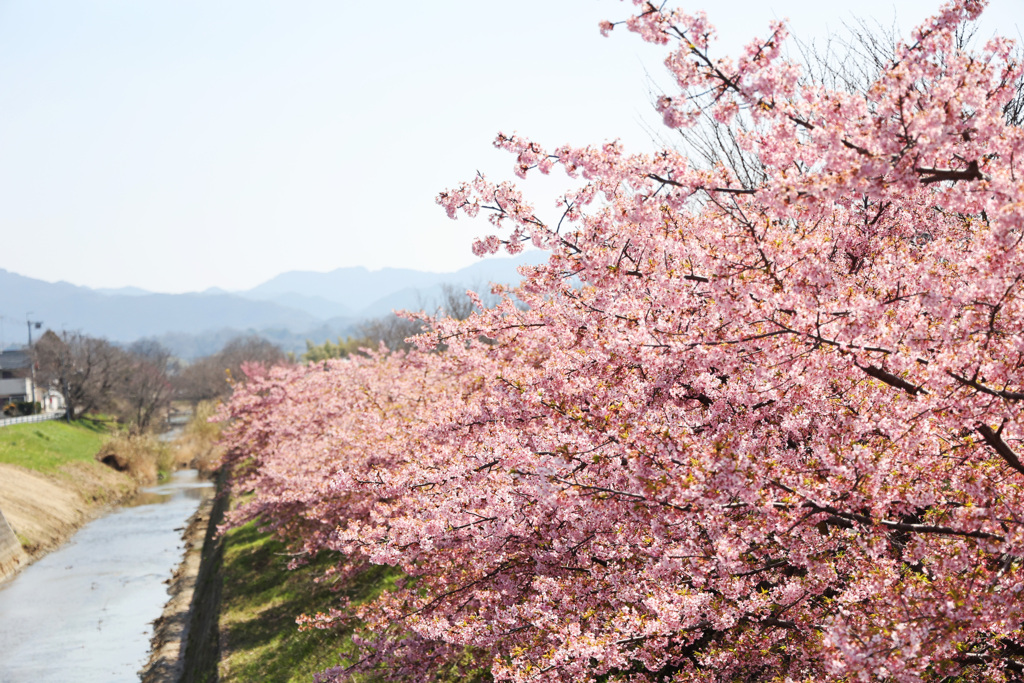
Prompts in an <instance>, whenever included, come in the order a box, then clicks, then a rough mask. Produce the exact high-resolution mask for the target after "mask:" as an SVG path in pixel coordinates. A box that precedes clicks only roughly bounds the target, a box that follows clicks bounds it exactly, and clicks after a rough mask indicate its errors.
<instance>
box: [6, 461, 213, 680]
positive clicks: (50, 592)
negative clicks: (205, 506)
mask: <svg viewBox="0 0 1024 683" xmlns="http://www.w3.org/2000/svg"><path fill="white" fill-rule="evenodd" d="M210 486H212V484H210V483H208V482H204V481H201V480H200V479H199V478H198V475H197V474H196V472H195V470H184V471H181V472H178V473H176V474H174V475H173V476H172V477H171V479H170V480H169V481H168V482H167V483H166V484H163V485H161V486H157V487H154V488H148V489H144V490H143V492H142V493H141V494H140V496H139V498H138V500H136V501H135V504H134V505H132V506H130V507H125V508H121V509H118V510H117V511H115V512H112V513H111V514H109V515H107V516H105V517H101V518H100V519H97V520H95V521H93V522H91V523H89V524H87V525H85V526H84V527H82V528H81V529H80V530H79V531H78V533H76V534H75V536H74V537H73V538H72V539H71V540H70V541H68V543H66V544H65V545H64V546H62V547H61V548H59V549H58V550H55V551H54V552H52V553H50V554H49V555H47V556H45V557H43V558H42V559H40V560H39V561H38V562H36V563H35V564H33V565H31V566H29V567H27V568H26V569H25V570H24V571H22V572H21V573H20V574H19V575H17V576H16V577H14V578H13V579H11V580H10V581H8V582H6V583H3V584H0V682H2V683H21V682H23V681H24V682H28V681H32V682H33V683H36V682H54V683H65V682H68V681H75V682H76V683H86V682H88V681H96V682H101V681H102V682H103V683H110V682H115V681H138V680H139V677H138V673H137V672H138V671H139V669H141V668H142V666H143V665H144V664H145V662H146V658H147V656H148V654H149V641H150V638H151V637H152V634H153V621H154V620H155V619H156V618H157V617H159V616H160V613H161V611H162V610H163V606H164V604H165V603H166V602H167V600H168V595H167V585H166V584H165V583H164V582H165V581H166V580H167V579H169V578H170V577H171V574H172V573H173V571H174V568H175V567H177V565H178V564H179V563H180V562H181V558H182V554H183V552H184V547H183V544H182V540H181V532H182V527H183V526H184V525H185V522H186V520H187V519H188V518H189V517H190V516H191V515H192V513H194V512H195V511H196V509H197V508H198V507H199V502H200V500H201V498H202V496H203V494H204V492H203V491H202V489H203V488H208V487H210Z"/></svg>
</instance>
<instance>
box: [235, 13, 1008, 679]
mask: <svg viewBox="0 0 1024 683" xmlns="http://www.w3.org/2000/svg"><path fill="white" fill-rule="evenodd" d="M635 4H636V5H637V7H638V12H637V15H636V16H635V17H633V18H632V19H630V20H629V21H628V22H626V25H627V27H628V28H629V29H630V30H632V31H635V32H637V33H639V34H640V35H641V36H642V37H643V38H644V39H645V40H649V41H652V42H655V43H663V44H666V45H667V46H669V49H670V50H671V53H670V54H669V56H668V58H667V60H666V65H667V66H668V68H669V69H670V70H671V72H672V73H673V75H674V76H675V78H676V80H677V82H678V84H679V86H680V92H679V93H678V94H677V95H673V96H672V97H669V98H665V99H664V100H662V104H661V105H660V106H661V108H662V111H663V113H664V115H665V117H666V122H667V123H668V124H669V125H671V126H679V125H682V126H688V125H693V124H694V122H696V121H698V120H700V119H701V118H702V117H706V116H711V117H713V118H714V119H715V120H717V121H718V122H720V123H723V124H726V125H733V124H737V123H738V122H739V121H740V120H742V122H743V125H735V129H734V132H735V135H736V139H737V141H738V144H739V145H740V146H741V147H742V150H743V151H744V153H745V154H746V155H747V157H746V158H748V159H749V160H750V161H749V163H751V164H753V165H754V172H753V173H748V174H741V173H740V172H739V170H738V169H737V167H736V164H729V163H725V162H724V161H723V162H720V163H716V164H712V165H704V166H700V165H697V164H693V163H691V162H690V161H688V160H687V159H686V158H685V157H684V156H683V155H682V154H681V153H679V152H676V151H673V150H664V151H662V152H659V153H657V154H653V155H639V154H628V153H627V152H626V151H625V150H624V149H623V148H622V147H621V145H619V144H617V143H609V144H605V145H602V146H595V147H587V148H569V147H564V148H559V149H557V150H554V151H551V152H548V151H545V150H544V149H543V148H542V147H541V146H540V145H538V144H537V143H534V142H532V141H529V140H526V139H522V138H519V137H517V136H505V135H500V136H499V137H498V140H497V142H496V144H497V145H498V146H499V147H501V148H503V149H506V150H508V151H510V152H511V153H512V154H514V155H515V156H516V162H515V166H514V171H515V173H516V174H517V175H524V174H528V173H530V172H532V170H533V169H538V170H539V171H540V172H544V173H548V172H552V171H553V170H555V169H557V168H562V169H563V170H564V171H565V172H566V173H567V175H568V176H569V178H570V179H572V180H573V181H574V182H575V184H574V185H573V186H572V187H571V188H569V189H568V190H567V191H566V193H565V195H564V197H565V198H564V202H563V205H562V210H563V212H564V214H563V216H562V218H561V220H558V221H550V222H549V221H545V220H543V219H541V218H540V217H538V216H537V215H536V214H535V212H534V210H533V208H532V207H531V206H530V205H529V204H527V203H526V202H525V200H524V199H523V198H522V196H521V195H520V194H519V192H518V191H517V190H516V189H515V187H514V186H513V185H511V184H508V183H498V184H495V183H491V182H490V181H488V180H486V179H485V178H483V177H477V178H476V179H475V180H473V181H472V182H470V183H467V184H465V185H463V186H461V187H459V188H456V189H454V190H450V191H448V192H445V193H442V194H441V195H440V197H439V203H440V204H442V205H443V206H444V207H445V208H446V209H447V211H448V213H449V215H452V216H455V215H457V214H458V213H459V212H465V213H467V214H469V215H474V214H475V213H477V212H478V211H480V210H484V211H489V212H490V214H491V217H492V222H493V224H494V226H495V229H496V231H498V232H497V234H495V235H493V236H491V237H488V238H486V239H485V240H483V241H482V242H481V244H480V245H479V247H478V251H480V252H494V251H495V250H497V249H498V248H499V247H500V246H502V245H504V246H505V247H506V248H507V249H509V251H512V252H515V251H516V250H517V249H519V248H521V246H522V245H523V244H524V243H526V242H532V243H533V244H534V245H536V246H538V247H540V248H543V249H546V250H548V251H549V252H550V257H549V260H548V261H547V263H545V264H544V265H541V266H537V267H530V268H524V269H523V270H522V275H523V278H524V279H523V282H522V284H521V285H520V286H519V287H518V288H517V289H516V290H515V291H514V292H511V293H505V299H504V300H503V302H502V303H501V304H500V305H498V306H496V307H494V308H492V309H486V310H485V309H483V308H481V309H480V310H479V311H478V312H477V313H475V314H474V315H472V316H471V317H470V318H468V319H467V320H463V321H457V320H449V319H436V320H431V321H430V323H431V331H430V332H428V333H426V334H424V335H422V336H421V337H419V338H418V340H417V341H418V348H417V349H414V350H412V351H410V352H407V353H389V352H387V351H386V349H380V350H377V351H374V352H372V353H369V354H368V355H367V356H365V357H362V356H360V357H351V358H348V359H345V360H340V361H332V362H327V363H324V364H318V365H314V366H310V367H303V368H290V369H284V368H279V369H276V370H273V371H271V372H270V373H269V374H266V375H263V376H255V377H253V378H251V379H250V381H249V382H248V383H246V384H245V385H242V386H240V387H239V388H238V390H237V391H236V394H235V396H234V397H233V399H232V401H231V403H230V404H229V405H228V406H227V408H226V411H225V416H228V417H230V418H231V419H232V422H231V425H230V428H229V430H228V436H227V443H228V446H229V447H230V452H229V455H228V457H227V464H228V465H230V466H231V467H232V468H233V471H234V473H235V485H236V487H237V488H238V489H239V490H242V491H248V492H251V493H252V495H251V497H249V498H248V499H247V502H246V503H245V504H244V505H243V506H242V507H241V508H240V509H239V510H238V511H237V512H236V513H235V521H241V520H245V519H259V520H260V521H261V522H262V523H263V524H264V525H266V526H268V527H270V528H272V529H275V530H276V531H278V532H279V533H281V534H282V535H283V536H284V537H286V538H289V539H292V540H293V542H294V543H295V550H296V551H297V552H301V553H305V554H311V553H316V552H319V551H321V550H324V549H330V550H338V551H341V552H343V553H344V554H345V557H346V560H345V563H344V564H343V565H342V566H341V567H339V570H342V571H347V570H350V569H351V568H352V567H357V566H361V563H366V562H369V563H375V564H390V565H394V566H397V567H400V568H401V569H402V570H403V571H404V573H405V574H406V576H407V577H408V580H407V581H406V582H405V583H404V584H402V585H400V586H399V587H398V588H396V590H394V591H390V592H387V593H385V594H384V595H382V596H381V597H380V598H379V599H377V600H376V601H374V602H372V603H371V604H369V605H365V606H363V607H361V608H360V609H359V610H358V613H359V616H360V618H361V619H362V620H363V622H364V624H365V625H366V628H367V630H366V632H365V634H364V636H363V640H361V641H360V642H361V643H362V644H363V645H364V647H365V651H364V652H363V653H362V654H361V655H360V657H361V659H359V664H357V665H355V666H354V667H351V668H347V669H346V668H340V669H337V670H334V671H331V672H328V673H326V674H325V678H328V679H333V678H336V679H339V680H342V679H345V678H346V677H347V676H348V675H349V674H351V673H352V672H354V671H360V670H366V669H375V670H377V671H378V672H379V671H386V672H387V676H388V677H390V679H392V680H427V679H429V677H430V676H431V675H433V674H432V673H431V672H434V671H437V670H439V669H440V668H441V667H452V666H465V667H466V668H467V670H468V669H471V668H473V667H474V666H484V667H487V668H489V670H490V672H491V675H492V676H493V677H494V679H495V680H498V681H516V682H525V681H570V680H571V681H598V680H600V681H740V680H744V681H855V680H856V681H874V680H878V681H889V680H892V681H940V680H958V681H997V680H1016V679H1019V677H1020V676H1022V675H1024V674H1022V672H1024V631H1022V623H1024V517H1022V515H1024V463H1022V462H1021V451H1022V450H1024V446H1022V445H1021V441H1022V439H1024V430H1022V423H1021V405H1022V401H1024V329H1022V327H1024V299H1022V291H1021V287H1022V282H1024V248H1022V245H1021V239H1022V236H1024V131H1022V130H1021V129H1020V128H1018V127H1013V126H1010V125H1007V123H1006V121H1005V118H1004V111H1003V110H1004V107H1005V106H1006V105H1007V103H1008V102H1010V101H1011V99H1012V98H1013V97H1014V95H1015V92H1016V88H1017V87H1018V86H1019V83H1020V79H1021V77H1022V66H1021V64H1020V63H1019V62H1017V61H1014V58H1013V54H1014V53H1013V49H1014V48H1013V45H1012V44H1011V43H1010V42H1009V41H1005V40H1001V39H997V40H992V41H990V42H988V43H986V44H985V45H984V46H982V47H981V48H980V49H978V50H974V51H970V50H967V49H966V48H964V47H963V46H962V45H961V43H960V41H959V40H958V37H957V29H958V27H960V26H961V25H962V24H963V23H964V22H965V21H968V20H970V19H973V18H975V17H976V16H977V14H978V12H980V10H981V8H982V7H983V4H984V3H983V2H979V1H977V0H953V1H951V2H948V3H947V4H946V5H944V6H943V8H942V9H941V10H940V12H939V13H938V14H937V15H936V16H935V17H933V18H931V19H929V20H928V21H926V22H925V23H924V24H922V26H921V27H920V28H919V29H918V30H917V31H915V33H914V35H913V37H912V41H911V42H909V43H906V44H902V45H900V46H898V47H897V50H896V53H895V56H894V58H893V60H892V61H891V63H889V64H888V65H886V66H885V68H883V69H881V70H880V72H879V74H878V76H877V79H876V80H875V82H874V83H872V84H871V85H870V86H869V87H868V88H867V89H866V90H865V91H864V92H857V93H851V92H844V91H840V90H836V89H830V88H827V87H824V86H823V85H821V84H820V83H815V82H814V81H813V80H812V79H809V78H806V77H805V76H804V73H803V70H802V68H801V67H800V66H799V65H797V64H795V63H792V62H790V61H788V60H787V59H786V58H785V56H784V54H785V53H784V51H782V50H781V44H782V41H783V40H784V38H785V31H784V28H783V27H781V26H774V27H773V28H772V31H771V35H770V36H769V37H768V38H767V39H765V40H762V41H758V42H756V43H753V44H752V45H751V46H750V48H749V49H748V50H746V51H745V53H744V54H743V55H742V56H741V58H740V59H739V60H737V61H736V62H735V63H733V62H730V61H727V60H716V59H712V58H711V57H710V56H708V52H707V46H708V39H709V37H710V36H711V35H712V32H711V28H710V26H709V25H708V24H707V20H706V19H705V18H704V17H703V16H702V15H697V16H690V15H687V14H684V13H682V12H676V11H670V10H667V9H666V10H662V9H660V7H658V6H654V5H651V4H648V3H646V2H643V1H641V0H638V1H637V2H636V3H635ZM612 26H613V25H611V24H603V25H602V27H601V28H602V31H604V32H606V33H607V32H608V31H610V30H612ZM751 178H753V180H751ZM524 304H525V305H524ZM341 614H342V612H338V613H336V614H328V615H319V616H314V617H310V618H309V621H310V623H312V624H314V625H317V626H320V627H329V626H330V625H331V624H332V623H334V622H335V621H336V620H337V619H338V618H341V617H340V615H341Z"/></svg>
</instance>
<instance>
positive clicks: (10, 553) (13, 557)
mask: <svg viewBox="0 0 1024 683" xmlns="http://www.w3.org/2000/svg"><path fill="white" fill-rule="evenodd" d="M27 559H28V557H27V556H26V555H25V551H24V550H23V549H22V547H21V541H19V540H18V536H17V534H15V533H14V529H12V528H11V525H10V524H8V523H7V518H6V517H4V513H3V510H0V581H3V580H4V579H5V578H7V577H8V576H10V575H12V574H14V573H15V572H16V571H18V568H19V567H21V565H22V564H23V563H24V562H25V560H27Z"/></svg>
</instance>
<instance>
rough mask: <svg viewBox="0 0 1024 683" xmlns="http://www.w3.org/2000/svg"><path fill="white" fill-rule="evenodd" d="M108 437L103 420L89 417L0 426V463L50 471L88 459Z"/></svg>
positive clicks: (90, 458)
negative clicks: (72, 420)
mask: <svg viewBox="0 0 1024 683" xmlns="http://www.w3.org/2000/svg"><path fill="white" fill-rule="evenodd" d="M109 436H110V428H109V427H108V426H107V424H106V423H104V422H101V421H99V420H89V419H84V420H76V421H75V422H72V423H71V424H68V423H66V422H64V421H61V420H50V421H48V422H32V423H29V424H17V425H11V426H9V427H0V463H6V464H10V465H19V466H21V467H25V468H28V469H30V470H35V471H37V472H45V473H52V472H56V471H57V470H58V469H59V468H60V466H61V465H63V464H65V463H68V462H75V461H81V462H92V461H93V456H94V455H95V454H96V452H97V451H98V450H99V449H100V445H101V444H102V443H103V442H104V441H106V440H107V438H108V437H109Z"/></svg>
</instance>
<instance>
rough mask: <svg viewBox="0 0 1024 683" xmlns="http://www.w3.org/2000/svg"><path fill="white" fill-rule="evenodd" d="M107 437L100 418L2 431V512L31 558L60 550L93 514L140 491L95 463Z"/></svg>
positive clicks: (107, 429) (126, 478)
mask: <svg viewBox="0 0 1024 683" xmlns="http://www.w3.org/2000/svg"><path fill="white" fill-rule="evenodd" d="M109 437H110V426H109V423H107V422H104V421H102V420H79V421H77V422H74V423H72V424H67V423H66V422H61V421H57V420H51V421H48V422H35V423H29V424H19V425H11V426H8V427H2V428H0V508H2V509H3V512H4V516H5V517H6V518H7V521H8V522H9V523H10V524H11V526H12V527H13V528H14V531H15V533H16V534H17V536H18V539H19V540H20V541H21V545H22V548H23V549H24V550H25V551H26V552H28V553H29V554H30V555H31V556H38V555H40V554H42V553H44V552H46V551H47V550H49V549H52V548H54V547H56V546H58V545H59V544H60V543H61V542H62V540H63V539H65V538H68V537H69V536H70V535H71V534H72V533H73V532H74V530H75V529H76V528H78V526H80V525H81V524H82V523H84V522H85V521H87V520H88V519H89V518H91V517H92V515H93V512H94V511H95V510H98V509H100V508H102V507H104V506H107V505H110V504H114V503H118V502H120V501H122V500H124V499H125V498H127V497H129V496H131V495H132V494H133V493H134V492H135V491H136V490H137V489H138V484H137V482H136V481H135V480H134V479H132V478H131V477H130V476H128V475H127V474H122V473H120V472H115V471H113V470H111V469H110V468H109V467H107V466H105V465H103V464H102V463H100V462H97V461H96V460H95V455H96V453H97V451H99V449H100V448H101V447H102V446H103V444H104V443H105V442H106V441H107V439H108V438H109Z"/></svg>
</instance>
